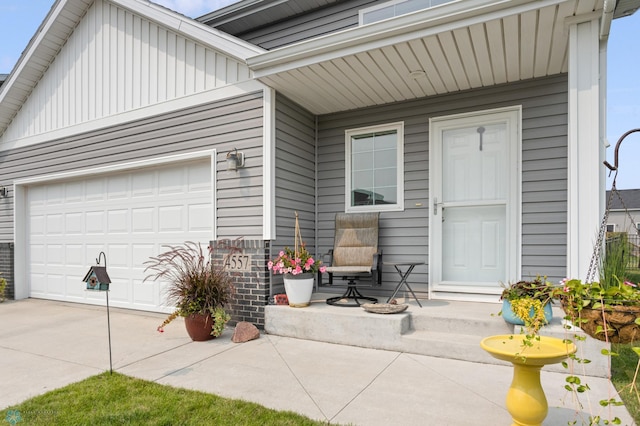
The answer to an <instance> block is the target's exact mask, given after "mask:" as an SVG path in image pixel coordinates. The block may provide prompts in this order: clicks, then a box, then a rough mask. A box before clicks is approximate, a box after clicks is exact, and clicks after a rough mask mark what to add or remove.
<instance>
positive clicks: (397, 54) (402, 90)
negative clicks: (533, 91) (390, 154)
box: [248, 0, 603, 114]
mask: <svg viewBox="0 0 640 426" xmlns="http://www.w3.org/2000/svg"><path fill="white" fill-rule="evenodd" d="M462 4H463V5H466V6H467V8H466V9H463V8H461V5H462ZM451 6H452V7H451V8H450V9H451V11H450V12H449V13H445V12H446V11H443V10H444V9H445V8H444V7H443V8H442V10H441V12H440V16H430V15H429V13H428V11H422V12H420V13H416V14H412V16H405V17H398V18H394V19H390V20H387V21H383V22H380V23H376V24H371V25H368V26H363V27H358V28H354V29H349V30H345V31H343V32H341V33H336V34H332V35H329V36H325V37H322V38H320V39H316V40H311V41H307V42H301V43H298V44H296V45H291V46H287V47H283V48H280V49H276V50H273V51H270V52H268V53H266V54H262V55H259V56H255V57H251V58H249V60H248V63H249V66H250V67H251V68H252V69H253V70H254V75H255V76H256V77H257V78H259V80H260V81H262V82H263V83H265V84H267V85H269V86H271V87H273V88H274V89H276V90H277V91H279V92H281V93H282V94H284V95H285V96H287V97H289V98H290V99H292V100H294V101H295V102H297V103H299V104H300V105H302V106H304V107H305V108H307V109H309V111H311V112H313V113H315V114H327V113H333V112H338V111H345V110H350V109H357V108H364V107H368V106H373V105H382V104H387V103H392V102H398V101H406V100H411V99H417V98H422V97H425V96H433V95H440V94H445V93H451V92H457V91H462V90H468V89H474V88H480V87H486V86H492V85H497V84H503V83H509V82H515V81H519V80H526V79H531V78H537V77H544V76H550V75H555V74H559V73H566V72H567V71H568V50H569V30H568V25H567V18H572V17H576V16H577V17H582V18H584V19H594V18H599V17H600V15H601V13H602V12H601V10H602V6H603V1H602V0H570V1H560V0H557V1H554V0H542V1H506V2H495V1H493V2H490V1H482V0H478V1H474V0H471V1H462V2H454V3H452V4H451ZM455 7H458V8H459V9H457V10H456V9H455ZM582 18H578V19H582ZM572 19H575V18H572ZM422 71H423V72H424V73H422Z"/></svg>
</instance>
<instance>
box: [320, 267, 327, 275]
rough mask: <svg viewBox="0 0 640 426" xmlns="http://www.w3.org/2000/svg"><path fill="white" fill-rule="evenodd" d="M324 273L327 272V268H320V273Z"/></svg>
mask: <svg viewBox="0 0 640 426" xmlns="http://www.w3.org/2000/svg"><path fill="white" fill-rule="evenodd" d="M325 272H327V267H326V266H321V267H320V273H322V274H324V273H325Z"/></svg>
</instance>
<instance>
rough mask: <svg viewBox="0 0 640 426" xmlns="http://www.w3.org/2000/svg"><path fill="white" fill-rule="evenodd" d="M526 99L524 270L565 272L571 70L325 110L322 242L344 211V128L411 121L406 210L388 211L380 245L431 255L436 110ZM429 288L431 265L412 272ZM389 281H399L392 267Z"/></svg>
mask: <svg viewBox="0 0 640 426" xmlns="http://www.w3.org/2000/svg"><path fill="white" fill-rule="evenodd" d="M513 105H522V110H523V112H522V115H523V117H522V120H523V121H522V127H523V128H522V137H523V141H522V179H523V183H522V186H523V194H522V245H523V246H522V273H523V276H528V275H536V274H541V275H547V276H549V277H550V279H554V280H555V279H560V278H562V277H564V275H565V271H566V235H567V204H566V199H567V170H566V168H567V76H566V75H560V76H556V77H552V78H545V79H539V80H530V81H526V82H520V83H516V84H509V85H502V86H495V87H491V88H486V89H481V90H474V91H468V92H459V93H454V94H450V95H443V96H437V97H432V98H427V99H422V100H418V101H411V102H403V103H397V104H391V105H386V106H382V107H375V108H367V109H364V110H356V111H349V112H341V113H339V114H330V115H324V116H321V117H319V143H318V247H319V248H320V250H321V251H326V250H327V249H329V248H330V247H331V246H332V245H333V222H334V216H335V214H336V213H337V212H342V211H344V202H345V188H344V184H345V182H344V167H345V164H344V161H345V159H344V155H345V152H344V145H345V141H344V132H345V130H346V129H349V128H356V127H364V126H369V125H377V124H383V123H388V122H395V121H404V123H405V146H404V149H405V171H404V173H405V175H404V178H405V210H404V211H402V212H383V213H381V221H380V227H381V230H380V248H381V249H382V250H383V253H384V255H383V257H384V258H385V260H387V261H401V260H406V259H416V258H420V259H424V260H425V261H426V260H427V259H428V253H429V247H428V236H429V229H428V223H429V214H430V199H429V190H428V188H429V134H428V132H429V118H430V117H437V116H444V115H449V114H456V113H463V112H469V111H478V110H485V109H491V108H498V107H505V106H513ZM411 279H412V282H415V285H412V286H413V287H414V289H415V290H421V291H426V289H427V286H426V283H427V282H428V274H427V267H426V266H424V267H417V268H416V270H415V271H414V274H413V275H412V277H411ZM383 281H384V285H383V288H384V289H386V290H390V289H392V288H393V284H394V283H395V282H397V274H396V273H395V271H394V270H393V269H391V270H385V272H384V274H383Z"/></svg>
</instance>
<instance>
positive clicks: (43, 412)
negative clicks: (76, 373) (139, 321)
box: [0, 373, 326, 426]
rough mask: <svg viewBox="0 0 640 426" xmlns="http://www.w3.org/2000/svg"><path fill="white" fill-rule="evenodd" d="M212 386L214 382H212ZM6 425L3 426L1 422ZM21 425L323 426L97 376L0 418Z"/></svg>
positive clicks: (233, 402)
mask: <svg viewBox="0 0 640 426" xmlns="http://www.w3.org/2000/svg"><path fill="white" fill-rule="evenodd" d="M214 380H215V379H214ZM5 421H6V422H7V423H3V422H5ZM0 423H1V424H7V425H9V424H17V425H18V426H20V425H22V424H24V425H36V426H38V425H43V426H44V425H46V426H50V425H92V426H99V425H104V426H107V425H109V426H111V425H116V424H126V425H145V426H146V425H158V426H160V425H198V426H200V425H216V426H222V425H229V426H236V425H323V424H326V423H323V422H318V421H314V420H311V419H309V418H307V417H304V416H302V415H299V414H296V413H293V412H289V411H286V412H285V411H276V410H271V409H268V408H265V407H263V406H261V405H259V404H254V403H252V402H244V401H239V400H232V399H227V398H222V397H219V396H216V395H212V394H208V393H204V392H197V391H191V390H184V389H178V388H174V387H171V386H164V385H159V384H157V383H152V382H147V381H144V380H139V379H134V378H131V377H128V376H124V375H122V374H118V373H113V375H110V374H109V373H103V374H100V375H97V376H93V377H90V378H88V379H86V380H83V381H81V382H78V383H74V384H71V385H69V386H66V387H64V388H61V389H57V390H54V391H51V392H48V393H46V394H44V395H41V396H37V397H35V398H32V399H30V400H28V401H25V402H23V403H21V404H19V405H16V406H14V407H11V408H9V409H6V410H3V411H2V412H0Z"/></svg>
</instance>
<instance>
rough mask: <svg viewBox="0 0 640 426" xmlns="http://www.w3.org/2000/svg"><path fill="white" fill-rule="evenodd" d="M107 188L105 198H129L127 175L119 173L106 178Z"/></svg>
mask: <svg viewBox="0 0 640 426" xmlns="http://www.w3.org/2000/svg"><path fill="white" fill-rule="evenodd" d="M107 188H108V189H107V198H108V199H109V200H118V199H123V198H129V176H128V175H120V176H113V177H110V178H108V179H107Z"/></svg>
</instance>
